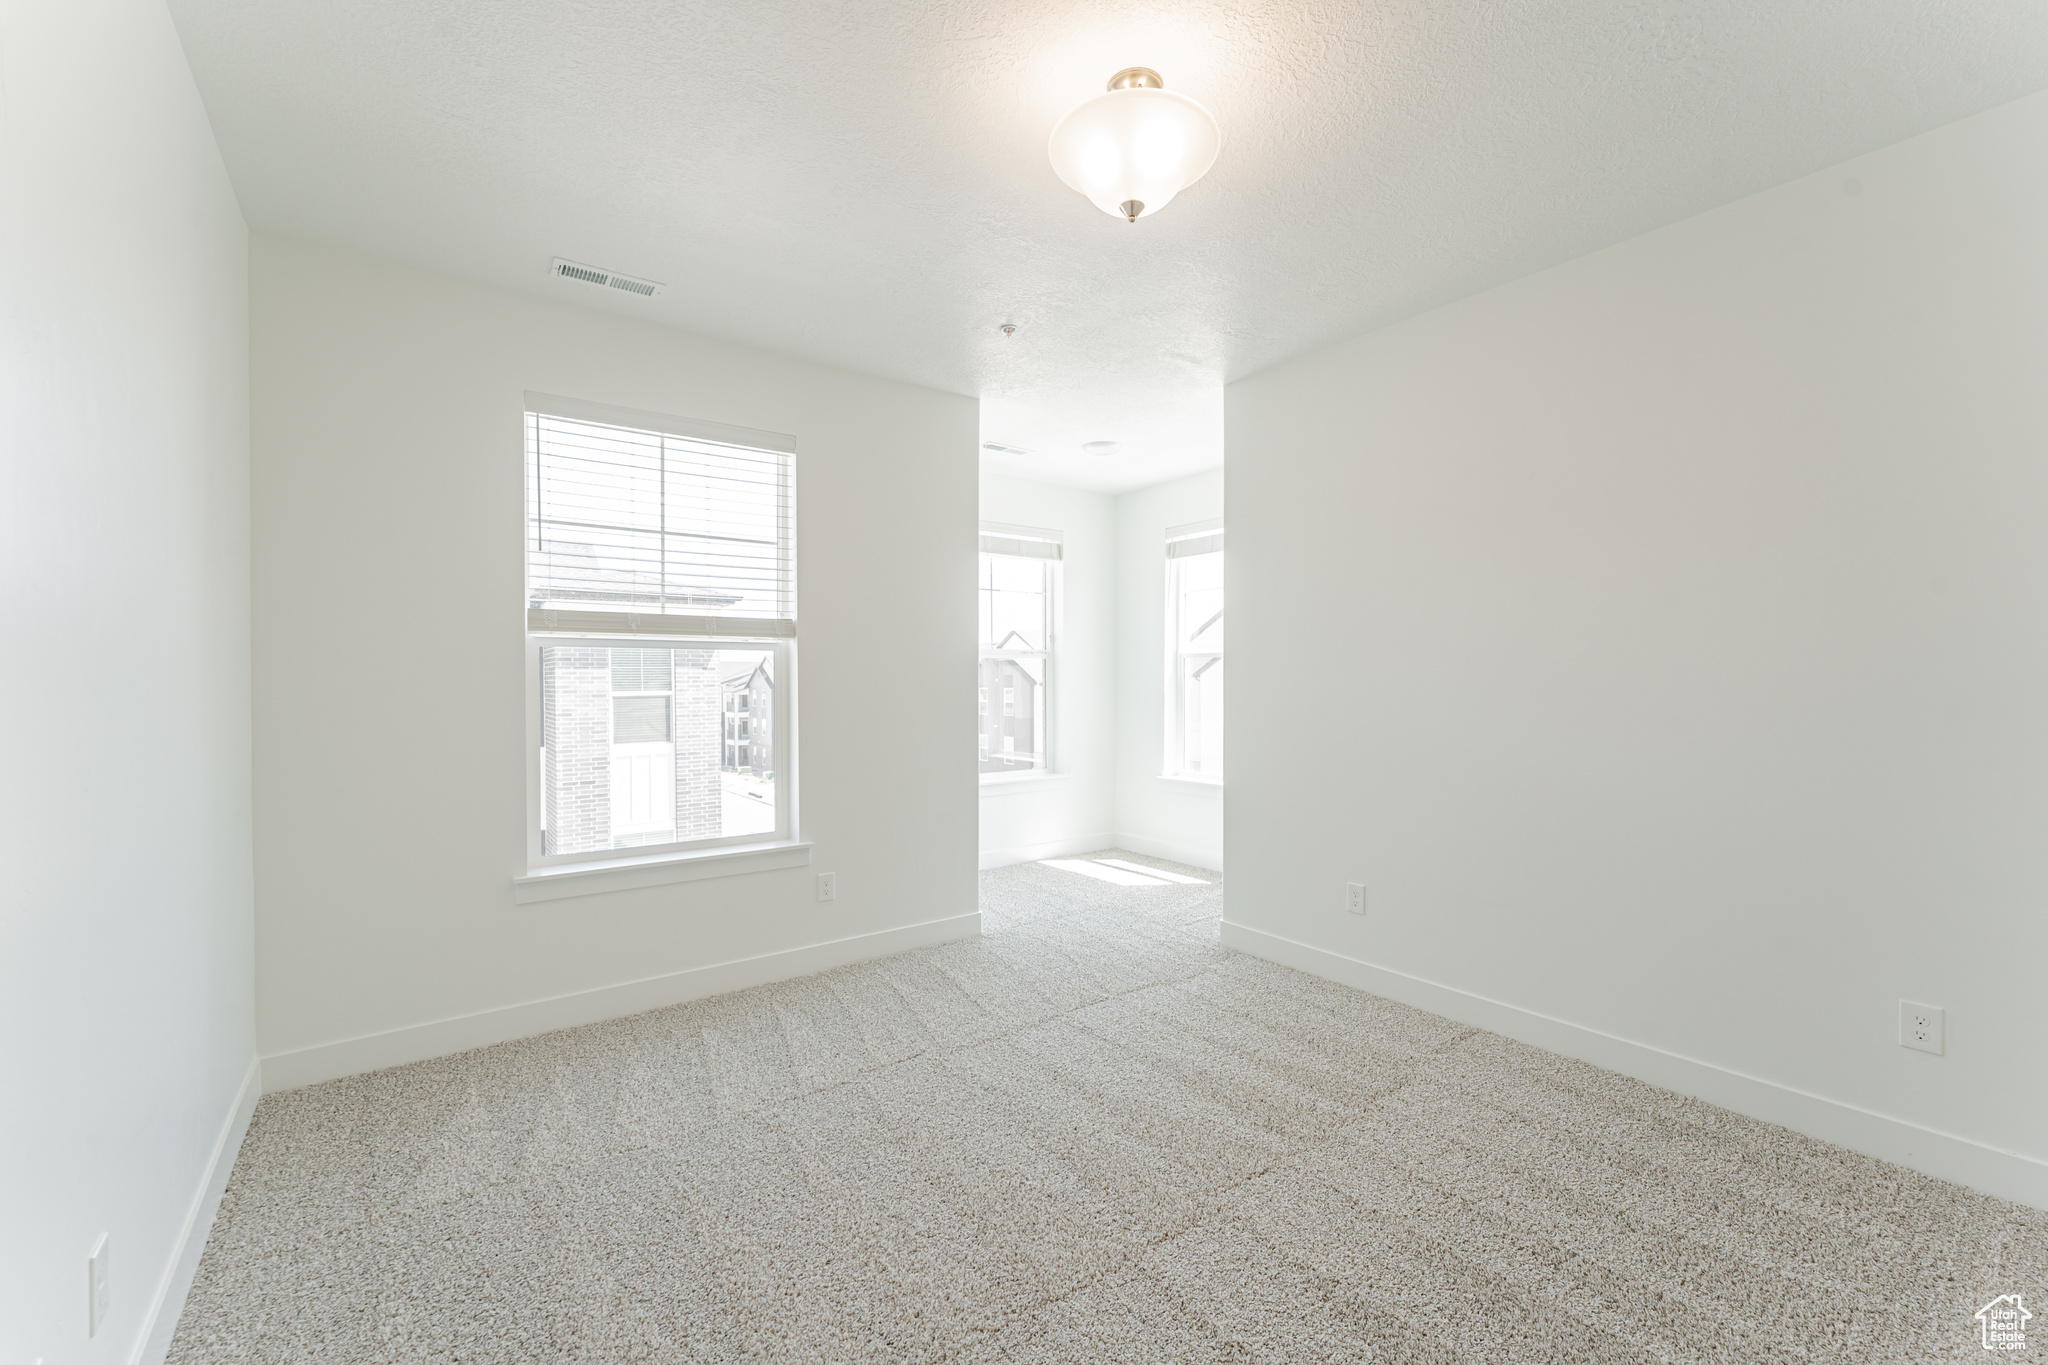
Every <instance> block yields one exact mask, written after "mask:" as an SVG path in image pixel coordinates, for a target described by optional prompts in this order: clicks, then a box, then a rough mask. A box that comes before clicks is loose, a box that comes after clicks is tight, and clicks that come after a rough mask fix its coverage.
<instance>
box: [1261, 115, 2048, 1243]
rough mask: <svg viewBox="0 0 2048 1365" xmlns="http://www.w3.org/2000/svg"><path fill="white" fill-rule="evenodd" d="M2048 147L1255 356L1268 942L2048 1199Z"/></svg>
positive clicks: (2005, 126) (1984, 1182)
mask: <svg viewBox="0 0 2048 1365" xmlns="http://www.w3.org/2000/svg"><path fill="white" fill-rule="evenodd" d="M2044 163H2048V96H2037V97H2033V98H2030V99H2027V100H2024V101H2021V102H2019V103H2017V104H2014V105H2010V106H2007V107H2005V108H2002V109H1999V110H1995V111H1992V112H1991V113H1988V114H1985V115H1982V116H1980V117H1977V118H1974V119H1971V120H1968V121H1966V122H1963V123H1959V124H1955V125H1953V126H1950V127H1948V128H1944V129H1941V130H1939V131H1936V132H1934V133H1930V134H1928V135H1926V136H1924V137H1920V138H1916V139H1914V140H1912V141H1909V142H1906V143H1902V144H1900V145H1897V146H1894V147H1891V148H1888V149H1885V150H1883V151H1879V152H1876V153H1873V154H1871V155H1869V156H1866V157H1863V158H1861V159H1859V160H1857V161H1854V162H1851V163H1849V164H1846V165H1844V166H1841V167H1838V168H1836V169H1834V170H1831V171H1827V172H1824V173H1821V174H1818V175H1814V176H1812V177H1809V178H1807V179H1804V180H1800V181H1797V182H1795V183H1792V184H1789V185H1786V186H1783V187H1781V188H1779V189H1776V190H1772V191H1770V192H1768V193H1765V194H1762V195H1758V196H1756V197H1755V198H1752V199H1748V200H1745V201H1742V202H1739V203H1736V204H1733V205H1730V206H1727V207H1725V208H1722V209H1719V210H1716V211H1714V212H1712V213H1708V214H1704V215H1702V216H1700V217H1697V218H1694V219H1691V220H1688V221H1685V222H1682V223H1678V224H1676V225H1673V226H1671V227H1668V228H1665V229H1663V230H1660V231H1658V232H1654V233H1651V234H1648V235H1646V236H1643V237H1640V238H1637V239H1635V240H1633V241H1629V242H1626V243H1623V244H1621V245H1619V246H1616V247H1613V248H1611V249H1608V250H1605V251H1602V252H1599V253H1597V254H1595V255H1592V256H1588V257H1586V258H1584V259H1581V260H1579V261H1575V262H1572V263H1570V264H1568V265H1565V266H1561V267H1559V268H1557V269H1554V270H1550V271H1547V272H1545V273H1543V274H1540V275H1536V276H1533V277H1531V278H1528V279H1525V280H1522V281H1520V282H1517V283H1515V284H1511V285H1508V286H1505V287H1503V288H1500V289H1496V290H1493V291H1491V292H1489V293H1486V294H1482V295H1479V296H1477V297H1475V298H1471V299H1468V300H1465V301H1464V302H1461V303H1458V304H1456V305H1453V306H1451V307H1448V308H1444V309H1441V310H1439V311H1437V312H1434V313H1430V314H1428V315H1425V316H1422V317H1418V318H1415V319H1413V320H1411V321H1408V322H1405V323H1402V324H1400V325H1397V326H1393V327H1389V328H1386V329H1384V330H1382V331H1379V332H1375V333H1373V334H1370V335H1367V336H1364V337H1360V338H1358V339H1357V340H1354V341H1351V342H1348V343H1345V344H1342V345H1339V346H1335V347H1331V348H1329V349H1327V350H1324V351H1321V352H1319V353H1316V354H1314V355H1311V356H1309V357H1307V358H1304V359H1301V360H1298V361H1295V362H1292V363H1290V364H1287V365H1284V366H1281V367H1279V368H1277V369H1274V370H1271V371H1268V372H1266V373H1263V374H1260V375H1258V376H1255V377H1253V378H1249V379H1246V380H1244V381H1242V382H1239V383H1237V384H1234V385H1232V386H1231V388H1230V390H1229V394H1228V402H1227V412H1228V444H1229V453H1230V461H1231V464H1230V470H1231V477H1230V484H1229V498H1228V509H1229V510H1228V517H1229V535H1230V557H1229V568H1228V573H1229V591H1230V598H1231V619H1232V623H1233V624H1232V626H1231V630H1232V637H1231V648H1232V652H1233V659H1234V660H1235V661H1236V662H1234V663H1233V666H1232V671H1231V673H1230V677H1229V688H1230V708H1231V716H1232V725H1231V728H1230V731H1229V737H1228V740H1227V745H1228V748H1227V753H1228V765H1229V767H1228V771H1229V773H1230V789H1229V794H1228V797H1227V803H1228V808H1229V815H1228V819H1229V823H1228V832H1227V836H1226V845H1227V850H1228V855H1229V868H1230V877H1231V889H1230V908H1229V919H1230V920H1231V921H1233V922H1234V924H1235V925H1237V926H1240V927H1239V928H1238V929H1236V930H1233V931H1232V932H1231V940H1230V941H1233V942H1236V943H1239V944H1241V945H1243V946H1248V947H1251V948H1253V949H1254V950H1255V951H1263V952H1266V953H1268V954H1269V955H1274V956H1281V957H1286V956H1288V955H1292V956H1293V957H1294V958H1295V959H1297V960H1300V961H1302V962H1304V963H1308V964H1311V965H1316V966H1318V967H1319V969H1321V970H1325V971H1327V972H1329V973H1330V974H1332V975H1339V976H1345V977H1347V979H1352V980H1356V981H1358V982H1360V983H1362V984H1372V985H1374V986H1375V988H1378V989H1385V990H1388V991H1389V992H1391V993H1396V994H1402V993H1405V994H1406V995H1407V996H1409V997H1410V998H1415V999H1420V1000H1423V1001H1425V1002H1428V1003H1431V1004H1432V1005H1433V1007H1438V1008H1444V1009H1447V1010H1450V1011H1451V1012H1453V1013H1457V1012H1460V1011H1462V1012H1463V1015H1464V1017H1468V1018H1472V1019H1474V1020H1475V1021H1478V1022H1486V1023H1488V1024H1489V1026H1492V1027H1500V1028H1507V1029H1509V1030H1510V1031H1520V1032H1522V1033H1523V1034H1524V1035H1525V1036H1530V1037H1534V1038H1539V1039H1544V1040H1547V1041H1548V1042H1549V1043H1550V1045H1553V1046H1558V1047H1561V1048H1564V1049H1565V1050H1568V1051H1570V1050H1575V1051H1578V1052H1579V1054H1580V1055H1587V1056H1592V1057H1594V1058H1595V1059H1596V1060H1605V1061H1606V1062H1607V1063H1608V1064H1609V1065H1618V1066H1621V1067H1623V1068H1624V1069H1630V1070H1634V1071H1636V1072H1637V1073H1638V1074H1644V1075H1647V1076H1649V1077H1650V1078H1652V1079H1659V1080H1661V1081H1662V1083H1665V1084H1671V1085H1676V1086H1678V1087H1679V1088H1683V1089H1692V1090H1694V1091H1695V1092H1696V1093H1702V1094H1706V1095H1708V1096H1709V1097H1710V1098H1716V1099H1718V1100H1720V1102H1723V1103H1732V1104H1735V1105H1736V1106H1737V1107H1743V1108H1747V1109H1749V1110H1750V1111H1751V1112H1754V1113H1759V1114H1761V1115H1763V1116H1765V1117H1770V1118H1773V1119H1775V1120H1776V1121H1779V1122H1785V1123H1788V1124H1792V1125H1793V1126H1798V1127H1803V1128H1805V1129H1806V1130H1807V1131H1809V1132H1816V1133H1819V1134H1820V1135H1822V1136H1828V1137H1832V1138H1835V1139H1836V1140H1841V1141H1846V1142H1849V1143H1851V1144H1852V1145H1857V1146H1861V1147H1863V1148H1864V1149H1865V1150H1869V1151H1874V1152H1876V1153H1877V1154H1879V1155H1883V1156H1887V1157H1890V1158H1892V1159H1895V1160H1901V1161H1905V1162H1907V1163H1909V1164H1914V1165H1918V1166H1920V1167H1922V1168H1923V1169H1927V1170H1932V1171H1935V1172H1937V1173H1940V1174H1945V1175H1949V1176H1951V1177H1953V1178H1958V1179H1963V1180H1966V1181H1969V1182H1972V1183H1976V1184H1979V1185H1980V1186H1982V1187H1984V1188H1990V1189H1995V1190H1997V1191H1999V1192H2001V1193H2005V1194H2007V1195H2011V1196H2016V1197H2023V1198H2027V1199H2029V1200H2030V1201H2032V1202H2037V1203H2048V1180H2044V1179H2043V1175H2044V1172H2048V1166H2043V1165H2042V1164H2041V1162H2042V1160H2043V1159H2044V1158H2048V1092H2044V1091H2043V1089H2042V1088H2041V1087H2040V1086H2038V1085H2035V1084H2032V1083H2030V1082H2026V1081H2024V1079H2023V1078H2024V1076H2025V1075H2026V1074H2027V1069H2028V1067H2029V1065H2030V1064H2031V1062H2032V1059H2033V1058H2035V1057H2037V1056H2038V1055H2039V1053H2040V1050H2041V1046H2042V1041H2043V1040H2044V1039H2048V991H2044V990H2042V989H2041V966H2040V964H2041V963H2042V962H2043V961H2048V912H2044V907H2048V838H2044V837H2043V831H2044V830H2048V701H2044V698H2048V632H2044V629H2043V623H2044V621H2048V534H2044V527H2048V459H2044V455H2043V453H2044V451H2048V404H2044V403H2043V402H2042V401H2041V398H2042V392H2043V388H2042V372H2041V371H2042V361H2043V357H2044V356H2048V252H2044V251H2043V249H2042V244H2043V242H2048V178H2044V177H2043V176H2042V174H2041V167H2042V165H2043V164H2044ZM1246 659H1255V660H1259V661H1262V666H1270V667H1271V668H1272V669H1273V670H1276V671H1277V672H1279V673H1281V674H1282V675H1283V676H1284V677H1285V678H1286V679H1287V680H1288V682H1289V683H1290V684H1291V685H1293V686H1294V687H1297V688H1298V689H1299V691H1298V692H1297V693H1296V694H1295V696H1294V698H1293V700H1292V701H1291V702H1290V710H1291V713H1292V714H1293V715H1294V716H1297V717H1299V718H1300V720H1301V721H1302V723H1303V725H1304V727H1305V728H1304V730H1303V732H1302V740H1303V743H1302V744H1300V745H1294V744H1273V743H1269V742H1267V741H1266V739H1265V738H1264V737H1262V736H1255V735H1254V733H1253V731H1252V729H1251V727H1249V726H1248V725H1246V724H1245V723H1244V722H1243V719H1242V718H1243V717H1244V715H1245V714H1246V711H1247V708H1248V705H1249V698H1248V693H1249V692H1250V691H1252V690H1253V689H1261V690H1262V689H1263V688H1264V687H1265V686H1266V682H1265V680H1263V679H1262V678H1261V676H1260V673H1259V670H1258V669H1256V668H1254V667H1251V666H1247V665H1246V664H1244V663H1243V662H1242V661H1243V660H1246ZM1347 879H1357V880H1362V881H1364V882H1366V883H1367V884H1368V885H1369V888H1370V912H1369V913H1368V915H1367V916H1366V917H1365V918H1363V919H1359V918H1354V917H1352V916H1349V915H1347V914H1345V913H1344V908H1343V890H1344V883H1345V882H1346V880H1347ZM1290 945H1292V946H1290ZM1360 963H1363V964H1372V966H1373V967H1377V968H1381V969H1385V970H1383V971H1378V972H1375V971H1373V970H1371V969H1370V968H1366V967H1360V966H1358V965H1357V964H1360ZM1347 964H1348V965H1347ZM1429 982H1433V983H1439V984H1441V985H1443V986H1446V987H1449V988H1452V989H1451V990H1449V991H1442V992H1435V993H1432V992H1431V991H1430V989H1429V988H1428V987H1427V985H1426V984H1425V983H1429ZM1901 997H1907V998H1911V999H1915V1000H1919V1001H1925V1002H1929V1003H1932V1004H1936V1005H1942V1006H1946V1007H1947V1010H1948V1052H1947V1055H1946V1056H1942V1057H1933V1056H1927V1055H1924V1054H1922V1053H1919V1052H1911V1051H1906V1050H1904V1049H1902V1048H1900V1047H1899V1045H1898V1042H1897V1008H1898V1001H1899V999H1900V998H1901ZM1488 1002H1498V1003H1499V1005H1500V1006H1503V1007H1511V1008H1496V1007H1495V1006H1494V1005H1492V1004H1489V1003H1488ZM1546 1017H1547V1018H1546ZM1558 1021H1561V1022H1558ZM1567 1026H1574V1027H1567ZM1686 1059H1692V1061H1691V1062H1688V1061H1687V1060H1686ZM1694 1063H1698V1064H1701V1065H1695V1064H1694ZM1744 1077H1748V1078H1754V1079H1753V1080H1748V1081H1745V1080H1744V1079H1743V1078H1744ZM1929 1130H1931V1131H1929ZM1937 1134H1949V1135H1952V1137H1951V1138H1949V1139H1944V1138H1942V1137H1940V1136H1937ZM2011 1153H2019V1154H2023V1155H2022V1156H2012V1155H2009V1154H2011ZM2001 1154H2007V1155H2001Z"/></svg>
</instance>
